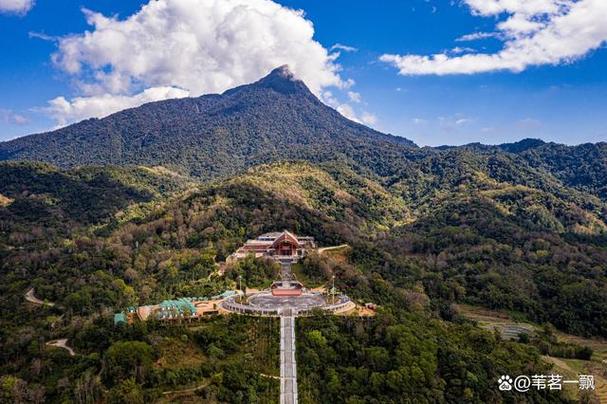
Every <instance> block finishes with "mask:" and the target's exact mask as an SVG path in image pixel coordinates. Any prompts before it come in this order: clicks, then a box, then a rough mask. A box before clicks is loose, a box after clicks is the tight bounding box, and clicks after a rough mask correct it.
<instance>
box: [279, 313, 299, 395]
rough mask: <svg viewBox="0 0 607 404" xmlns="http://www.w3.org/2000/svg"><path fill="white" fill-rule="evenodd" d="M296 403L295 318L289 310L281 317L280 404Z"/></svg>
mask: <svg viewBox="0 0 607 404" xmlns="http://www.w3.org/2000/svg"><path fill="white" fill-rule="evenodd" d="M296 403H297V364H296V362H295V317H293V315H292V313H291V312H290V310H289V311H285V313H283V315H281V316H280V404H296Z"/></svg>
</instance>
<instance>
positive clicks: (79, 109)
mask: <svg viewBox="0 0 607 404" xmlns="http://www.w3.org/2000/svg"><path fill="white" fill-rule="evenodd" d="M189 95H190V93H189V91H187V90H182V89H180V88H175V87H153V88H148V89H146V90H145V91H143V92H141V93H139V94H135V95H132V96H128V95H112V94H103V95H97V96H90V97H76V98H73V99H71V100H67V99H66V98H65V97H57V98H54V99H52V100H50V101H49V102H48V104H49V105H48V107H45V108H43V110H44V112H46V113H47V114H48V115H50V116H51V117H53V118H54V119H55V120H56V121H57V125H58V126H64V125H66V124H68V123H70V122H76V121H80V120H82V119H85V118H90V117H96V118H102V117H104V116H107V115H110V114H112V113H114V112H116V111H120V110H123V109H126V108H133V107H138V106H140V105H143V104H145V103H147V102H153V101H162V100H166V99H169V98H184V97H188V96H189Z"/></svg>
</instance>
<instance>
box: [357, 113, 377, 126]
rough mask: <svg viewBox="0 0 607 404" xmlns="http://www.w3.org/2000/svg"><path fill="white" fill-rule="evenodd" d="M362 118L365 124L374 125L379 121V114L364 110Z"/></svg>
mask: <svg viewBox="0 0 607 404" xmlns="http://www.w3.org/2000/svg"><path fill="white" fill-rule="evenodd" d="M360 120H361V121H362V123H364V124H365V125H369V126H373V125H375V124H376V123H377V116H375V115H374V114H372V113H370V112H363V113H362V115H361V117H360Z"/></svg>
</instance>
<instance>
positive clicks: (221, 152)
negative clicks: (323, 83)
mask: <svg viewBox="0 0 607 404" xmlns="http://www.w3.org/2000/svg"><path fill="white" fill-rule="evenodd" d="M361 145H367V146H368V147H367V149H368V148H375V147H380V148H382V149H383V148H386V147H387V148H396V149H397V150H398V151H401V150H402V149H404V148H413V147H417V146H416V145H415V144H414V143H413V142H411V141H409V140H407V139H404V138H399V137H397V136H392V135H386V134H383V133H381V132H378V131H376V130H373V129H370V128H367V127H366V126H364V125H361V124H359V123H356V122H353V121H351V120H348V119H346V118H344V117H343V116H341V115H340V114H339V113H338V112H337V111H335V110H334V109H332V108H330V107H329V106H327V105H325V104H323V103H321V102H320V100H318V99H317V98H316V97H315V96H314V95H313V94H312V93H311V92H310V91H309V90H308V88H307V87H306V86H305V84H304V83H303V82H301V81H300V80H296V79H294V78H293V76H292V75H291V74H290V72H288V70H287V68H286V67H284V66H283V67H280V68H277V69H275V70H273V71H272V72H271V73H270V74H269V75H268V76H266V77H264V78H262V79H261V80H259V81H257V82H255V83H251V84H246V85H243V86H240V87H236V88H234V89H231V90H227V91H226V92H224V93H223V94H210V95H203V96H201V97H197V98H182V99H173V100H165V101H157V102H154V103H148V104H144V105H142V106H140V107H137V108H131V109H127V110H124V111H120V112H117V113H115V114H112V115H110V116H108V117H105V118H102V119H88V120H85V121H82V122H79V123H76V124H73V125H70V126H67V127H65V128H62V129H58V130H56V131H53V132H45V133H40V134H33V135H29V136H26V137H22V138H18V139H14V140H12V141H8V142H4V143H0V160H38V161H45V162H49V163H52V164H55V165H57V166H60V167H64V168H69V167H74V166H81V165H98V164H102V165H103V164H112V165H128V164H143V165H165V166H168V167H171V168H179V169H181V170H182V171H184V172H186V173H188V174H191V175H193V176H195V177H200V178H214V177H218V176H219V177H220V176H226V175H233V174H235V173H237V172H241V171H242V170H243V169H246V168H247V167H250V166H253V165H256V164H259V163H264V162H269V161H274V160H276V159H277V158H278V159H281V158H291V159H292V158H301V157H303V158H304V159H313V158H319V159H327V158H334V157H335V154H336V151H343V150H346V151H347V152H346V154H348V157H351V158H352V157H353V158H355V159H358V160H362V157H361V156H360V153H358V152H357V150H356V149H357V148H359V147H361Z"/></svg>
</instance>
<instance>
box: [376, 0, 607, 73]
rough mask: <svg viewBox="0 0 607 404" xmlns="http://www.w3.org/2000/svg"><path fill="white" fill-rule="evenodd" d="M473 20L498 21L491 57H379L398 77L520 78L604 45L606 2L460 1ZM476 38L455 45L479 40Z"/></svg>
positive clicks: (483, 35)
mask: <svg viewBox="0 0 607 404" xmlns="http://www.w3.org/2000/svg"><path fill="white" fill-rule="evenodd" d="M464 2H465V3H466V4H467V5H468V6H469V7H470V9H471V12H472V13H473V14H474V15H478V16H483V17H497V18H498V20H499V18H503V17H504V16H505V17H506V18H505V19H502V20H501V21H499V22H498V23H497V25H496V29H497V34H499V37H500V38H502V39H503V40H504V46H503V48H502V50H500V51H498V52H496V53H466V54H463V55H458V56H451V55H450V54H449V53H447V52H444V53H438V54H435V55H429V56H428V55H389V54H386V55H382V56H381V57H380V60H381V61H383V62H386V63H389V64H392V65H394V66H395V67H397V68H398V69H399V73H400V74H402V75H427V74H436V75H446V74H474V73H484V72H492V71H500V70H509V71H513V72H520V71H523V70H525V69H526V68H528V67H530V66H539V65H555V64H561V63H568V62H572V61H575V60H577V59H579V58H582V57H583V56H585V55H586V54H588V53H589V52H591V51H592V50H595V49H598V48H599V47H601V46H602V44H603V43H605V41H607V23H606V21H607V1H605V0H464ZM485 35H486V34H483V33H476V34H470V35H469V36H468V37H466V36H464V37H461V38H459V40H471V39H480V38H481V37H485Z"/></svg>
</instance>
